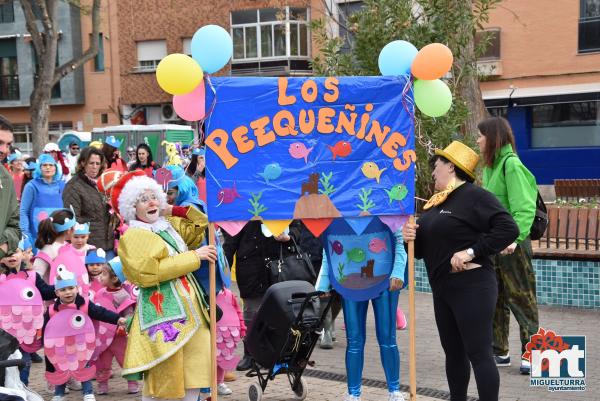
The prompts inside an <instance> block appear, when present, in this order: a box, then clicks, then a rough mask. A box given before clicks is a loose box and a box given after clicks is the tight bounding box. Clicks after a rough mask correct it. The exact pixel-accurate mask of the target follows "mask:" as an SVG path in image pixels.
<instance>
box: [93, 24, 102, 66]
mask: <svg viewBox="0 0 600 401" xmlns="http://www.w3.org/2000/svg"><path fill="white" fill-rule="evenodd" d="M94 71H96V72H101V71H104V35H103V34H102V33H99V34H98V54H96V57H94Z"/></svg>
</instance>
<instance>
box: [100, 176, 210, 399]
mask: <svg viewBox="0 0 600 401" xmlns="http://www.w3.org/2000/svg"><path fill="white" fill-rule="evenodd" d="M111 201H112V204H113V208H114V209H115V211H117V213H119V214H120V215H121V216H123V218H124V219H125V221H126V222H127V223H129V229H128V230H127V231H126V232H125V234H124V235H123V237H122V238H121V240H120V246H119V256H120V258H121V262H122V263H123V272H124V273H125V277H126V278H127V279H128V280H129V281H130V282H131V283H133V284H135V285H137V286H139V288H140V293H139V297H138V302H137V305H136V311H135V313H134V315H133V320H132V323H131V326H130V330H129V339H128V342H127V349H126V351H125V362H124V366H123V371H122V373H123V374H124V375H128V377H129V375H137V376H140V375H141V376H143V378H144V390H143V396H142V400H150V399H154V400H155V399H157V398H159V399H183V400H186V401H196V400H197V399H198V396H199V394H200V389H201V388H206V387H210V366H211V359H210V330H209V326H208V325H209V321H210V319H209V314H208V305H207V303H206V299H205V294H204V293H203V291H202V289H201V288H200V286H199V285H198V284H197V281H196V279H195V278H194V276H193V275H192V272H193V271H195V270H197V269H198V267H199V266H200V262H201V261H202V260H209V261H212V262H215V261H216V258H217V251H216V248H215V247H214V246H210V245H208V246H202V247H200V248H198V247H199V246H200V244H201V243H202V241H203V239H204V233H205V230H206V227H207V225H208V219H207V218H206V215H204V214H203V213H201V212H199V211H198V210H197V209H195V208H193V207H187V208H185V207H177V206H169V205H168V204H167V202H166V195H165V193H164V192H163V191H162V188H161V187H160V185H159V184H158V183H157V182H156V181H154V180H153V179H151V178H149V177H147V176H146V175H145V173H144V172H143V171H139V170H138V171H133V172H130V173H127V174H125V175H123V177H121V179H120V180H119V182H118V183H117V184H116V185H115V186H114V187H113V189H112V196H111ZM163 216H164V217H163ZM195 248H198V249H195ZM188 249H195V250H193V251H192V250H188Z"/></svg>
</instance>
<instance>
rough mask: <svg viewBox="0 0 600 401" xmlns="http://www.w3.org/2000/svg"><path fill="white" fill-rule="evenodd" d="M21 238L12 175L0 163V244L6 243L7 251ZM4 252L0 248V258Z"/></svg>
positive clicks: (12, 249) (10, 251)
mask: <svg viewBox="0 0 600 401" xmlns="http://www.w3.org/2000/svg"><path fill="white" fill-rule="evenodd" d="M20 240H21V229H20V228H19V203H18V202H17V195H16V194H15V185H14V183H13V179H12V176H11V175H10V173H9V172H8V171H7V170H6V169H5V168H4V166H2V165H0V245H1V244H8V253H9V254H10V253H12V251H14V250H15V249H16V248H17V246H18V244H19V241H20ZM4 256H6V254H5V253H4V252H3V251H2V250H1V249H0V258H3V257H4Z"/></svg>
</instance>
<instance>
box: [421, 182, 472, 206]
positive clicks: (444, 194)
mask: <svg viewBox="0 0 600 401" xmlns="http://www.w3.org/2000/svg"><path fill="white" fill-rule="evenodd" d="M464 183H465V182H464V181H460V182H456V179H452V180H451V181H450V182H449V183H448V185H447V186H446V189H444V190H443V191H440V192H436V193H435V194H433V196H432V197H431V198H429V200H428V201H427V203H426V204H425V206H423V210H428V209H431V208H432V207H435V206H437V205H441V204H442V203H444V202H445V201H446V199H447V198H448V195H450V194H451V193H452V191H454V190H455V189H456V188H458V187H460V186H461V185H462V184H464Z"/></svg>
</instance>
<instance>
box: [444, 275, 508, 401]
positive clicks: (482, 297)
mask: <svg viewBox="0 0 600 401" xmlns="http://www.w3.org/2000/svg"><path fill="white" fill-rule="evenodd" d="M472 273H474V272H464V273H457V274H458V275H463V274H466V275H469V274H472ZM457 278H458V277H457ZM451 281H453V282H454V283H452V286H444V288H443V289H442V290H440V291H436V292H435V293H434V296H433V309H434V312H435V321H436V323H437V327H438V332H439V334H440V341H441V343H442V348H444V352H445V353H446V376H447V378H448V386H449V387H450V397H451V398H450V399H451V400H452V401H465V400H466V399H467V388H468V386H469V379H470V375H471V368H470V365H472V366H473V372H475V381H476V382H477V391H478V392H479V399H480V401H497V400H498V389H499V386H500V376H499V375H498V368H497V367H496V363H495V361H494V356H493V354H492V321H493V318H494V310H495V308H496V299H497V297H498V288H497V287H496V286H495V283H493V282H490V283H488V282H487V280H486V282H485V284H483V283H473V282H469V283H464V285H461V284H459V282H460V281H462V280H451ZM468 281H471V280H468ZM469 362H470V365H469Z"/></svg>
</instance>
